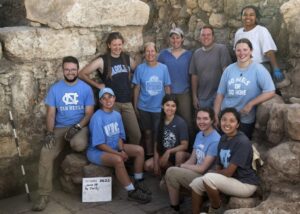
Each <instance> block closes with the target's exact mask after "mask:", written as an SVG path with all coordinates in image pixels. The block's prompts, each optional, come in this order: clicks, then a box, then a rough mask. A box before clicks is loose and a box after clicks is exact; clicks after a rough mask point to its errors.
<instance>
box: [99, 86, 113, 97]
mask: <svg viewBox="0 0 300 214" xmlns="http://www.w3.org/2000/svg"><path fill="white" fill-rule="evenodd" d="M105 93H108V94H110V95H112V96H115V93H114V92H113V90H112V89H111V88H102V89H101V90H100V92H99V99H101V98H102V96H103V95H104V94H105Z"/></svg>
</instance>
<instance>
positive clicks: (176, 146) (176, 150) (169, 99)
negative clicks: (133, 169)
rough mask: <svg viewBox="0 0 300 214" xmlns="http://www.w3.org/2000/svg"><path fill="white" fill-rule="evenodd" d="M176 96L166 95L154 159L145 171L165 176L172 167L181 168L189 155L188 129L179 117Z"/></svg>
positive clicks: (146, 163) (149, 160)
mask: <svg viewBox="0 0 300 214" xmlns="http://www.w3.org/2000/svg"><path fill="white" fill-rule="evenodd" d="M177 106H178V104H177V100H176V96H175V95H171V94H166V95H165V96H164V97H163V100H162V111H161V116H160V122H159V125H158V131H157V133H158V134H157V140H156V142H155V145H154V157H153V158H150V159H148V160H147V161H146V162H145V167H144V168H145V171H152V172H154V174H155V175H163V174H164V173H165V171H166V169H167V168H168V167H170V166H174V165H177V166H179V165H180V164H181V163H183V162H184V161H185V160H186V158H187V156H188V153H187V152H186V150H187V148H188V128H187V125H186V123H185V121H184V120H183V119H182V118H181V117H180V116H178V115H176V110H177Z"/></svg>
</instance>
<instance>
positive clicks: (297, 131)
mask: <svg viewBox="0 0 300 214" xmlns="http://www.w3.org/2000/svg"><path fill="white" fill-rule="evenodd" d="M284 124H285V131H286V133H287V135H288V136H289V137H290V138H291V139H293V140H300V104H292V105H289V106H288V108H287V110H286V113H285V115H284Z"/></svg>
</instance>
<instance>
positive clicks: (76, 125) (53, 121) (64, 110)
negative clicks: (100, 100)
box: [32, 56, 94, 211]
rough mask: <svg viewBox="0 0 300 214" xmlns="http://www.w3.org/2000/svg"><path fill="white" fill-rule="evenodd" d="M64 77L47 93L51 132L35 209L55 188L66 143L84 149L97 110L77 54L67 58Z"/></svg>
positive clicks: (42, 159)
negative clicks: (58, 160)
mask: <svg viewBox="0 0 300 214" xmlns="http://www.w3.org/2000/svg"><path fill="white" fill-rule="evenodd" d="M62 69H63V75H64V79H63V80H60V81H58V82H57V83H55V84H53V85H52V86H51V87H50V89H49V91H48V94H47V97H46V99H45V103H46V106H47V113H46V128H47V133H46V137H45V139H44V144H43V147H42V150H41V154H40V162H39V178H38V183H39V185H38V192H39V198H38V200H37V201H36V202H35V203H34V205H33V207H32V210H33V211H42V210H44V209H45V208H46V206H47V203H48V201H49V195H50V193H51V191H52V178H53V163H54V160H55V159H56V157H57V156H58V155H59V153H60V152H61V151H62V150H63V148H64V146H65V145H67V144H69V145H70V146H71V148H72V149H73V150H75V151H77V152H82V151H84V150H85V149H86V147H87V144H88V134H89V131H88V128H87V127H86V126H87V124H88V122H89V120H90V118H91V116H92V114H93V112H94V95H93V91H92V88H91V87H90V86H89V85H87V84H86V83H85V82H83V81H81V80H79V79H78V69H79V63H78V60H77V59H76V58H75V57H72V56H67V57H64V58H63V62H62Z"/></svg>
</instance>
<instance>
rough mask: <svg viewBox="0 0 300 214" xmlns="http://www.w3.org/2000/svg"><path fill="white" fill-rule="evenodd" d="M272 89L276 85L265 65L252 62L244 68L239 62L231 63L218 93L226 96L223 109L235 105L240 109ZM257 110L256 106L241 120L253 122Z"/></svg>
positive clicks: (273, 89) (223, 76) (242, 116)
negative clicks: (240, 66)
mask: <svg viewBox="0 0 300 214" xmlns="http://www.w3.org/2000/svg"><path fill="white" fill-rule="evenodd" d="M271 91H275V86H274V83H273V80H272V78H271V75H270V73H269V72H268V71H267V70H266V69H265V67H264V66H263V65H261V64H259V63H255V62H252V63H251V64H250V65H249V66H248V68H246V69H244V70H242V69H241V68H239V66H238V65H237V63H233V64H231V65H229V66H228V67H227V68H226V69H225V71H224V73H223V75H222V77H221V81H220V85H219V88H218V92H217V93H218V94H222V95H223V96H224V99H223V102H222V105H221V109H224V108H228V107H234V108H236V109H237V111H240V110H241V109H243V108H244V106H245V105H246V104H247V103H248V102H250V101H251V100H253V99H254V98H256V97H257V96H259V95H260V94H262V93H265V92H271ZM255 112H256V108H255V107H254V108H252V110H251V111H250V112H249V113H248V114H242V115H241V122H242V123H247V124H249V123H253V122H254V121H255Z"/></svg>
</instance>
